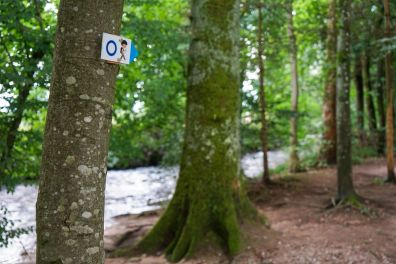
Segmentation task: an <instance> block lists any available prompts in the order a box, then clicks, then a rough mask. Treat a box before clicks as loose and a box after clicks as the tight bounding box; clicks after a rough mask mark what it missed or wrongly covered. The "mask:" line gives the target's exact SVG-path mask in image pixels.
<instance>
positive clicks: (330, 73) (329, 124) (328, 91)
mask: <svg viewBox="0 0 396 264" xmlns="http://www.w3.org/2000/svg"><path fill="white" fill-rule="evenodd" d="M336 7H337V6H336V0H329V9H328V22H327V40H326V49H327V63H328V66H327V72H326V85H325V95H324V99H323V121H324V134H323V146H322V149H321V152H322V153H321V155H322V158H321V159H322V160H323V161H325V162H326V163H327V164H336V163H337V123H336V122H337V120H336V107H337V104H336V94H337V91H336V89H337V87H336V72H337V66H336V60H337V57H336V54H337V30H336V25H337V21H336Z"/></svg>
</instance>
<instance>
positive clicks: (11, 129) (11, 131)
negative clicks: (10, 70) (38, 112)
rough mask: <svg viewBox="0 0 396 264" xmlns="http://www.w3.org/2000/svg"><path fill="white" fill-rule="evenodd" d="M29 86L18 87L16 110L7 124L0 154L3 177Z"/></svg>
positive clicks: (1, 174)
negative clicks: (3, 144)
mask: <svg viewBox="0 0 396 264" xmlns="http://www.w3.org/2000/svg"><path fill="white" fill-rule="evenodd" d="M30 88H31V87H30V85H29V86H28V85H25V86H23V87H22V89H20V91H19V94H18V98H17V103H16V111H15V113H14V117H13V119H12V120H11V122H10V124H9V126H8V131H7V136H6V141H5V146H4V149H3V151H2V153H1V156H0V177H1V178H3V179H5V177H6V174H8V173H7V161H8V160H9V158H10V156H11V152H12V149H13V148H14V144H15V139H16V136H17V132H18V129H19V126H20V124H21V122H22V117H23V112H24V111H25V107H26V102H27V98H28V96H29V93H30Z"/></svg>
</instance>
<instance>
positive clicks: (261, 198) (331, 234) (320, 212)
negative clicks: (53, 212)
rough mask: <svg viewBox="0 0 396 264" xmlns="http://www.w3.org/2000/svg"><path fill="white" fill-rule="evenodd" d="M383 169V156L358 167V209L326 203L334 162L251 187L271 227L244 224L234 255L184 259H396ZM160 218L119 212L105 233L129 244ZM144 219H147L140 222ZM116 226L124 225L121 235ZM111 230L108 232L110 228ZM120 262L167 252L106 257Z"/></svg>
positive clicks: (394, 222)
mask: <svg viewBox="0 0 396 264" xmlns="http://www.w3.org/2000/svg"><path fill="white" fill-rule="evenodd" d="M385 175H386V169H385V163H384V161H383V160H369V161H367V162H365V163H364V164H362V165H358V166H355V167H354V180H355V186H356V189H357V191H358V193H359V195H360V196H362V197H363V198H365V200H366V203H365V207H363V208H362V209H361V210H360V211H359V210H357V209H351V208H336V209H330V210H326V209H325V208H326V206H328V205H329V204H330V203H331V197H333V196H334V195H335V190H336V189H335V188H336V187H335V186H336V181H335V177H336V176H335V169H334V168H330V169H323V170H314V171H309V172H304V173H300V174H297V175H295V176H294V177H293V178H285V179H283V180H282V181H281V182H282V183H283V184H282V185H281V186H274V187H271V188H270V189H269V190H268V191H266V192H265V193H263V192H254V189H255V188H251V189H252V196H253V197H254V200H255V203H256V205H257V207H258V208H259V210H260V211H261V212H263V213H264V214H265V215H266V216H267V217H268V220H269V222H270V224H271V228H270V229H267V228H264V227H257V226H252V225H249V224H246V225H245V226H244V227H243V228H244V231H245V233H247V234H248V237H249V239H248V240H247V241H246V246H245V249H244V250H243V251H242V253H241V254H240V255H239V256H237V257H235V258H234V259H233V260H229V259H227V258H226V257H225V256H224V254H222V253H220V252H221V251H219V250H218V249H211V248H205V249H202V250H201V251H202V252H199V254H197V255H198V256H200V258H199V259H193V260H189V261H185V262H184V263H241V264H250V263H252V264H253V263H262V264H264V263H265V264H269V263H274V264H275V263H279V264H287V263H291V264H299V263H301V264H308V263H337V264H338V263H351V264H352V263H356V264H366V263H367V264H374V263H395V264H396V186H394V185H388V184H382V180H383V179H385ZM157 218H158V216H156V215H151V216H148V217H147V216H145V217H143V218H136V217H134V218H133V217H132V218H131V216H127V217H121V218H120V219H119V221H120V225H118V226H117V227H115V228H114V229H113V230H112V232H113V233H112V235H110V236H109V235H107V245H109V244H113V245H114V244H116V242H115V241H117V239H119V238H120V237H122V239H121V240H122V241H121V243H119V245H117V246H118V247H122V246H124V247H128V246H130V244H131V243H132V244H133V243H134V238H136V234H138V236H139V235H142V234H144V232H146V230H147V229H148V228H150V226H151V225H152V224H153V223H154V222H155V220H156V219H157ZM140 221H145V222H144V224H143V225H142V226H140V224H139V223H140ZM134 223H135V224H134ZM139 226H140V227H139ZM117 229H119V230H123V231H122V232H119V234H118V238H117V235H115V234H117ZM109 231H111V230H108V231H107V232H106V233H107V234H110V233H111V232H110V233H109ZM128 232H129V233H128ZM125 234H127V235H125ZM118 241H120V240H118ZM121 263H123V264H130V263H149V264H155V263H158V264H159V263H167V262H166V260H165V259H164V257H163V256H155V257H152V256H137V257H133V258H129V259H127V258H117V259H107V261H106V264H121Z"/></svg>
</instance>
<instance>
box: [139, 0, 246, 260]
mask: <svg viewBox="0 0 396 264" xmlns="http://www.w3.org/2000/svg"><path fill="white" fill-rule="evenodd" d="M239 9H240V6H239V1H238V0H217V1H207V0H195V1H193V2H192V32H193V36H192V43H191V45H190V53H189V67H188V88H187V116H186V131H185V139H184V147H183V155H182V161H181V167H180V177H179V180H178V183H177V187H176V191H175V194H174V196H173V198H172V200H171V202H170V204H169V206H168V208H167V209H166V211H165V213H164V215H163V216H162V217H161V219H160V220H159V222H158V223H157V224H156V225H155V226H154V228H153V229H152V230H151V231H150V232H149V234H148V235H147V236H146V237H145V238H144V239H143V240H142V241H141V242H140V244H139V247H140V248H141V249H142V250H144V251H146V252H152V253H155V252H157V250H160V249H166V253H167V255H168V258H169V259H170V260H171V261H179V260H180V259H181V258H183V257H184V256H191V254H193V252H194V249H195V248H196V246H197V243H198V242H199V241H201V240H202V239H203V238H204V236H205V235H206V234H207V233H208V232H210V231H212V233H214V234H217V235H218V236H219V237H220V238H221V240H223V242H224V245H225V246H226V247H227V249H228V252H229V253H230V254H235V253H236V252H238V250H239V248H240V231H239V224H238V216H240V217H242V216H243V214H240V215H239V214H238V211H239V210H240V208H245V207H244V206H246V204H245V205H242V204H241V201H247V200H246V197H245V196H244V193H243V190H242V189H241V187H240V182H239V181H240V175H239V171H240V169H239V129H238V123H239V121H238V119H239V118H238V111H239V106H240V105H239V100H240V98H239V89H238V85H239V59H238V57H239V48H238V46H239V44H238V42H239ZM221 32H222V33H221ZM220 54H221V55H220ZM241 197H245V198H244V199H242V200H241ZM244 217H245V216H244Z"/></svg>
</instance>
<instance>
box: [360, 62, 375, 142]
mask: <svg viewBox="0 0 396 264" xmlns="http://www.w3.org/2000/svg"><path fill="white" fill-rule="evenodd" d="M362 71H363V72H362V73H363V74H362V75H363V83H364V90H366V105H367V113H368V124H369V129H370V134H371V135H370V137H375V134H376V132H377V117H376V114H375V106H374V98H373V89H372V86H371V78H370V61H369V57H368V55H367V54H364V55H363V56H362Z"/></svg>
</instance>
